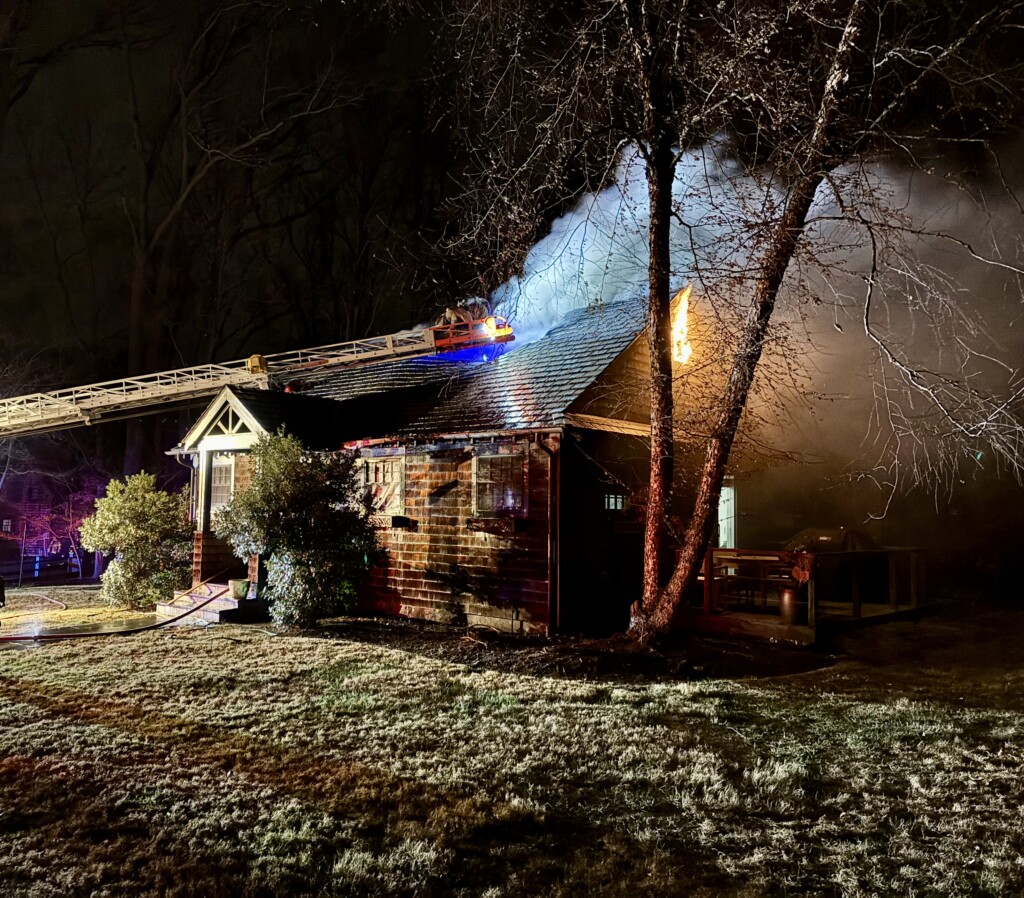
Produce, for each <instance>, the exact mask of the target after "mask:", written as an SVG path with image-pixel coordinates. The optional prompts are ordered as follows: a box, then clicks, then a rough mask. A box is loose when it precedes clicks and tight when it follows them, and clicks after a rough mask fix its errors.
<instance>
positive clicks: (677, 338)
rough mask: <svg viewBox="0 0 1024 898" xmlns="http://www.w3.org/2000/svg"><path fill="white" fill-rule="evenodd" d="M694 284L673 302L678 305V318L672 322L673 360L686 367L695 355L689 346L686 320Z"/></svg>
mask: <svg viewBox="0 0 1024 898" xmlns="http://www.w3.org/2000/svg"><path fill="white" fill-rule="evenodd" d="M692 289H693V284H687V285H686V286H685V287H684V288H683V289H682V290H680V291H679V292H678V293H677V294H676V295H675V297H674V298H673V299H672V302H674V303H678V306H679V307H678V308H677V309H676V317H675V318H674V319H673V320H672V358H673V360H674V361H676V362H678V363H679V364H680V365H685V364H686V363H687V362H688V361H690V356H691V355H693V347H692V346H691V345H690V344H689V336H688V334H687V324H686V319H687V317H688V316H689V314H690V291H691V290H692Z"/></svg>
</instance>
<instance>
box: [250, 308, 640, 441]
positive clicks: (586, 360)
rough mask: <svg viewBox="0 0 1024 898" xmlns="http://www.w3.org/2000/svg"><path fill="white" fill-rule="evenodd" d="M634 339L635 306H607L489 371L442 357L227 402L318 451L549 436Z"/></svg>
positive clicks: (335, 375)
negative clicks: (442, 438) (355, 443)
mask: <svg viewBox="0 0 1024 898" xmlns="http://www.w3.org/2000/svg"><path fill="white" fill-rule="evenodd" d="M642 329H643V304H642V302H640V301H638V300H630V301H623V302H617V303H610V304H607V305H598V306H593V307H591V308H588V309H581V310H578V311H575V312H571V313H569V314H568V315H566V316H565V318H563V319H562V321H561V322H560V323H559V324H558V325H557V326H555V327H554V328H552V329H551V330H550V331H548V333H547V334H545V335H544V336H543V337H542V338H540V339H539V340H537V341H535V342H533V343H530V344H528V345H526V346H521V347H515V346H514V344H513V349H512V350H511V351H508V352H506V353H505V354H503V355H501V356H499V357H498V358H496V359H494V360H492V361H485V362H479V361H475V360H474V361H471V360H468V359H467V358H466V357H465V354H463V355H462V356H461V357H460V356H459V355H455V354H447V353H446V354H445V355H444V356H434V357H428V358H419V359H402V360H397V361H393V362H379V363H376V364H373V365H363V366H359V367H355V368H342V369H336V370H333V371H324V372H321V373H319V374H313V375H310V376H307V378H305V379H304V381H303V384H302V387H301V389H302V392H301V393H279V392H266V391H254V390H235V392H236V393H237V394H238V396H239V398H240V399H241V400H242V401H243V403H244V404H245V407H246V408H247V409H248V410H249V411H250V412H251V413H252V414H253V416H254V417H255V418H256V419H257V420H258V421H259V422H260V424H261V425H262V426H263V427H265V428H266V429H267V430H268V431H271V432H272V431H275V430H277V428H278V427H279V426H281V425H284V427H285V429H286V430H288V431H289V432H291V433H294V434H295V435H296V436H299V437H300V438H301V439H303V441H304V442H306V443H307V445H310V446H314V445H315V446H317V447H319V446H324V447H326V446H328V445H330V444H333V445H337V444H338V443H339V442H344V441H350V440H359V439H379V438H385V437H413V436H415V437H424V436H433V435H440V434H446V433H472V432H474V431H494V430H532V429H535V428H543V427H557V426H560V425H562V424H564V423H565V418H564V413H565V410H566V409H567V408H568V407H569V406H570V405H571V404H572V402H573V401H574V400H575V399H576V398H577V397H579V396H580V394H581V393H583V392H584V391H585V390H586V389H587V387H589V386H590V385H591V384H592V383H593V382H594V380H595V379H596V378H597V377H598V375H600V374H601V372H602V371H604V370H605V368H607V367H608V365H610V364H611V362H612V361H614V359H615V358H616V357H617V356H618V355H619V354H620V353H621V352H622V351H623V350H625V349H626V348H627V347H628V346H629V345H630V343H631V342H632V341H633V340H634V339H635V338H636V337H637V336H638V335H639V333H640V332H641V330H642ZM297 386H298V385H296V387H297Z"/></svg>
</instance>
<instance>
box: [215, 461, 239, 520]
mask: <svg viewBox="0 0 1024 898" xmlns="http://www.w3.org/2000/svg"><path fill="white" fill-rule="evenodd" d="M234 482H235V465H234V462H233V461H232V458H231V456H230V455H227V456H219V457H217V458H214V460H213V465H212V466H211V468H210V511H211V512H214V511H216V510H217V509H218V508H221V507H223V506H225V505H227V504H228V502H230V501H231V493H232V487H233V486H234Z"/></svg>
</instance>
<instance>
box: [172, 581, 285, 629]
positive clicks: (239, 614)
mask: <svg viewBox="0 0 1024 898" xmlns="http://www.w3.org/2000/svg"><path fill="white" fill-rule="evenodd" d="M224 589H226V587H225V585H224V584H216V583H208V584H204V585H203V586H200V587H197V588H196V589H193V590H188V591H184V592H179V593H175V594H174V598H173V599H172V600H171V601H169V602H160V603H158V604H157V606H156V613H157V616H158V617H162V618H169V617H177V616H178V615H180V614H184V613H185V612H186V611H188V610H189V609H190V608H198V606H200V605H202V606H203V607H202V608H198V610H197V611H194V612H193V613H192V614H190V615H189V616H188V617H186V618H184V620H183V621H182V622H183V623H185V622H187V621H190V620H195V621H200V620H202V621H207V622H208V623H228V622H229V621H230V622H232V623H249V622H257V621H266V620H269V619H270V615H269V613H268V610H267V603H266V602H264V601H262V600H248V599H243V600H242V601H241V602H239V601H238V600H237V599H232V598H230V597H229V596H228V594H227V592H225V593H224V594H223V595H221V596H217V598H214V599H212V600H211V598H210V597H211V596H214V595H216V594H217V593H219V592H221V591H222V590H224ZM207 602H208V604H204V603H207Z"/></svg>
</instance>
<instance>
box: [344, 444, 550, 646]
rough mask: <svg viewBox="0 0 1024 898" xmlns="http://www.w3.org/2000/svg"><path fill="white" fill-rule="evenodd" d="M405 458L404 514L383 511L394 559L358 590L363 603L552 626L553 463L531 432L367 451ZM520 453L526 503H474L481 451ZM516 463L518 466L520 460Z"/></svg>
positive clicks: (449, 619) (395, 610) (508, 628)
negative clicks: (497, 507)
mask: <svg viewBox="0 0 1024 898" xmlns="http://www.w3.org/2000/svg"><path fill="white" fill-rule="evenodd" d="M395 456H398V457H401V458H402V459H403V468H404V475H403V476H404V502H403V510H404V513H403V514H401V515H394V516H389V517H388V518H385V519H383V521H382V524H383V526H382V527H381V530H380V534H381V537H382V540H383V542H384V544H385V546H386V547H387V550H388V561H387V563H386V564H385V565H383V566H381V567H380V568H379V569H378V570H377V571H375V572H374V575H373V577H372V579H371V582H370V584H369V587H368V589H367V590H366V591H365V594H364V596H363V599H362V606H363V608H364V609H366V610H376V611H382V612H385V613H389V614H398V615H402V616H406V617H417V618H425V619H429V620H436V621H440V622H445V623H462V624H468V625H484V626H491V627H495V628H497V629H500V630H502V631H503V632H514V633H527V632H546V631H547V629H548V617H549V614H548V580H549V576H548V571H549V559H548V507H549V506H548V501H549V475H550V463H549V457H548V455H547V453H546V452H545V451H544V450H543V449H542V448H541V447H540V446H538V445H537V443H536V442H535V441H534V440H532V439H527V438H519V439H506V440H500V441H494V442H481V441H475V442H470V441H463V442H454V443H445V444H436V445H430V446H406V447H395V448H391V449H373V450H364V451H363V458H365V459H374V458H379V457H395ZM501 456H513V457H518V458H519V459H521V464H522V478H523V479H522V493H523V502H522V504H521V507H519V508H516V509H514V510H512V511H508V512H497V513H496V512H494V511H492V510H481V508H479V507H477V506H478V504H479V503H478V502H477V501H476V500H477V484H476V475H477V471H478V467H479V462H478V459H480V458H494V457H501ZM518 464H519V462H516V463H515V465H516V466H518Z"/></svg>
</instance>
